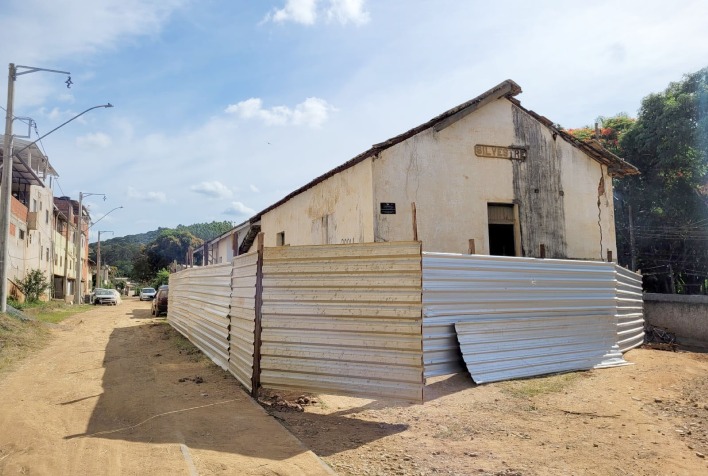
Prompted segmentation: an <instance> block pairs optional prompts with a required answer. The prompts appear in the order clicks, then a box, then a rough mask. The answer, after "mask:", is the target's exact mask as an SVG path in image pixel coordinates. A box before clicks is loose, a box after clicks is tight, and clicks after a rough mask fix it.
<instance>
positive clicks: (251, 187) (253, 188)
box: [248, 184, 261, 193]
mask: <svg viewBox="0 0 708 476" xmlns="http://www.w3.org/2000/svg"><path fill="white" fill-rule="evenodd" d="M248 188H250V189H251V192H253V193H261V191H260V190H259V189H258V187H256V186H255V185H253V184H251V185H249V186H248Z"/></svg>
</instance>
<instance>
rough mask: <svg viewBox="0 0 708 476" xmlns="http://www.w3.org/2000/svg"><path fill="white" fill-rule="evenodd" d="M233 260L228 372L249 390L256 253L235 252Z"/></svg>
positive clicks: (250, 381)
mask: <svg viewBox="0 0 708 476" xmlns="http://www.w3.org/2000/svg"><path fill="white" fill-rule="evenodd" d="M232 264H233V272H232V274H231V312H230V320H231V327H230V330H229V336H230V342H229V372H231V373H232V374H233V375H234V377H236V379H237V380H238V381H239V382H241V384H242V385H243V386H244V387H246V388H247V389H248V390H249V391H250V390H252V381H253V353H254V345H253V340H254V332H255V318H256V269H257V264H258V254H257V253H249V254H247V255H241V256H237V257H235V258H234V260H233V262H232Z"/></svg>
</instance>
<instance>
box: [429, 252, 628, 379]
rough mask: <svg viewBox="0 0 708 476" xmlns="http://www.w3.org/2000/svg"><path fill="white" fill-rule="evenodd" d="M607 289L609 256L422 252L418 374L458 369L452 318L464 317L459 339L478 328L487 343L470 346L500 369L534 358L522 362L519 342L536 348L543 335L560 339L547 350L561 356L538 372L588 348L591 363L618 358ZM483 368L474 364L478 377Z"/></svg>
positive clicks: (509, 370)
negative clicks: (564, 257) (585, 258)
mask: <svg viewBox="0 0 708 476" xmlns="http://www.w3.org/2000/svg"><path fill="white" fill-rule="evenodd" d="M615 297H616V295H615V272H614V265H612V264H611V263H603V262H592V261H573V260H551V259H535V258H517V257H502V256H481V255H456V254H447V253H423V360H424V367H425V376H426V378H427V377H432V376H436V375H445V374H449V373H456V372H459V371H461V370H462V369H463V366H462V365H463V361H462V359H461V355H460V350H459V348H458V343H457V336H456V332H455V328H454V324H455V323H459V322H463V323H469V325H467V324H466V325H465V326H464V336H463V339H466V338H467V337H466V336H467V335H469V333H470V332H478V333H479V334H480V336H479V338H480V339H482V340H484V341H485V342H486V344H488V347H485V348H484V349H483V350H481V349H476V350H474V352H479V353H481V354H484V359H485V360H484V362H485V363H487V364H488V365H490V366H491V367H496V368H498V370H499V371H500V372H501V373H506V375H513V373H514V372H516V371H515V370H513V369H515V368H517V367H524V366H526V365H528V366H529V367H532V366H534V365H537V364H535V363H531V362H529V363H525V362H526V361H525V359H527V358H528V357H527V356H526V354H524V353H523V352H522V350H523V351H526V350H529V348H530V347H537V351H538V352H543V349H544V348H548V347H549V343H551V344H552V345H554V346H562V347H558V348H556V349H551V350H550V352H551V353H552V354H556V356H557V357H558V359H559V360H560V361H561V362H560V363H559V362H558V361H557V362H556V363H554V364H549V365H550V366H549V367H544V372H545V371H546V370H548V371H549V372H556V371H562V370H564V369H565V367H568V366H575V365H579V364H576V363H574V362H580V361H582V362H586V363H587V362H590V358H589V354H586V353H588V352H590V353H592V355H597V354H598V353H599V356H600V357H601V358H600V359H599V360H597V361H595V363H594V364H593V365H592V366H595V365H612V364H617V363H620V362H621V360H618V357H619V352H618V349H617V346H616V343H615V332H614V331H615V329H616V321H615V305H616V301H615ZM524 328H526V330H524ZM475 329H477V331H474V330H475ZM544 332H545V333H546V334H543V333H544ZM525 333H528V334H529V335H528V337H524V335H525ZM608 333H612V334H613V335H612V336H611V338H610V335H609V334H608ZM470 344H471V342H470ZM465 345H466V344H465ZM588 345H589V346H591V347H592V350H590V349H589V348H588ZM463 352H465V350H464V349H463ZM571 354H576V355H571ZM480 358H481V357H480ZM539 358H540V357H539ZM539 362H541V361H539ZM563 362H565V363H563ZM586 363H584V364H583V365H586ZM538 365H542V364H541V363H539V364H538ZM553 366H555V369H554V367H553ZM575 368H581V367H575ZM490 371H491V370H487V369H486V368H485V369H482V370H480V371H478V373H479V374H480V377H478V378H482V379H483V381H491V380H489V379H490V378H495V377H489V376H488V375H486V374H487V373H488V372H490ZM507 378H512V377H507Z"/></svg>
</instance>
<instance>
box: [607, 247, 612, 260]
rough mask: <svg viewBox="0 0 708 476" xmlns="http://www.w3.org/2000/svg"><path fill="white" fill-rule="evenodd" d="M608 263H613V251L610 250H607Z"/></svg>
mask: <svg viewBox="0 0 708 476" xmlns="http://www.w3.org/2000/svg"><path fill="white" fill-rule="evenodd" d="M607 262H608V263H612V250H611V249H609V248H608V250H607Z"/></svg>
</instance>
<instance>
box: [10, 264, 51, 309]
mask: <svg viewBox="0 0 708 476" xmlns="http://www.w3.org/2000/svg"><path fill="white" fill-rule="evenodd" d="M17 286H18V287H19V288H20V290H21V291H22V293H23V294H24V295H25V300H26V301H27V302H36V301H39V295H40V294H42V293H43V292H44V291H46V290H47V289H49V281H48V280H47V278H46V276H44V273H43V272H42V271H40V270H38V269H33V270H31V271H30V272H29V273H27V276H25V277H24V278H23V279H21V280H19V281H18V283H17Z"/></svg>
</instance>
